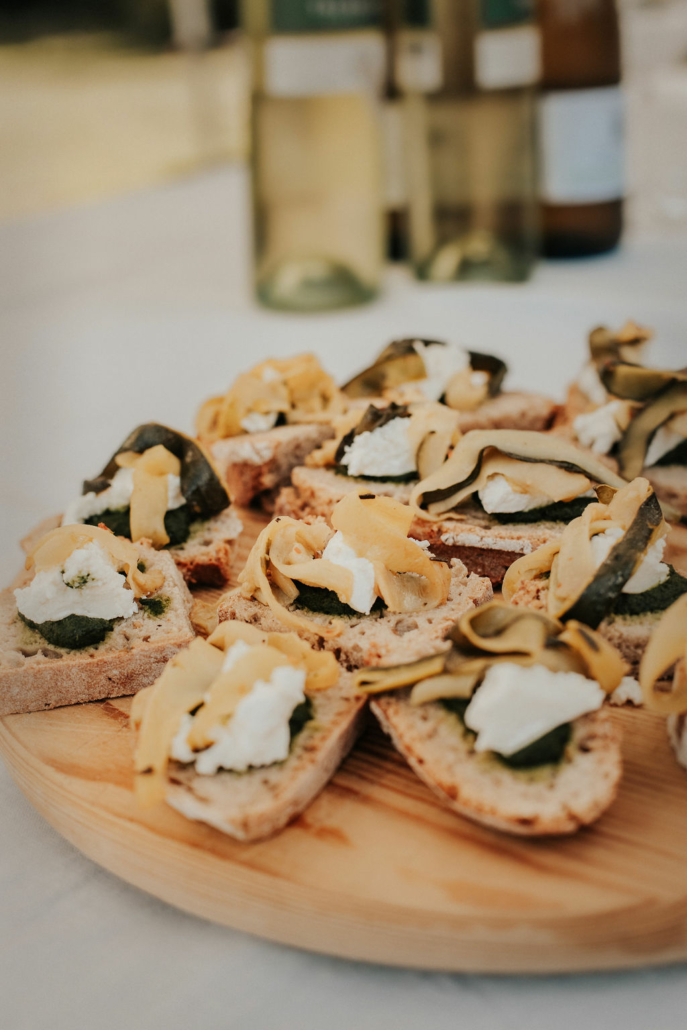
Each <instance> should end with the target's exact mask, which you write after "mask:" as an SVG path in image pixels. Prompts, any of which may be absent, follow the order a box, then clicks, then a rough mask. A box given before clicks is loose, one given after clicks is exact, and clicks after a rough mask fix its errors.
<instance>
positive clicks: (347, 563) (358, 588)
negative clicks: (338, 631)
mask: <svg viewBox="0 0 687 1030" xmlns="http://www.w3.org/2000/svg"><path fill="white" fill-rule="evenodd" d="M322 557H323V558H325V559H326V560H327V561H330V562H333V564H334V565H340V566H341V567H342V568H343V569H348V570H349V571H350V572H352V573H353V592H352V593H351V599H350V601H349V602H348V604H349V605H350V607H351V608H355V610H356V611H357V612H362V613H363V614H365V615H369V613H370V610H371V608H372V605H373V604H374V603H375V600H376V597H377V594H376V592H375V568H374V565H373V564H372V562H371V561H369V559H368V558H359V557H358V555H357V554H356V553H355V551H354V550H353V548H352V547H350V546H349V545H348V544H347V543H346V540H345V539H344V535H343V533H342V532H341V531H340V530H339V531H338V532H336V533H335V534H334V536H333V537H332V538H331V540H330V541H329V543H328V544H327V546H326V547H325V549H324V551H323V552H322Z"/></svg>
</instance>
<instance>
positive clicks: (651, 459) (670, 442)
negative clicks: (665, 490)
mask: <svg viewBox="0 0 687 1030" xmlns="http://www.w3.org/2000/svg"><path fill="white" fill-rule="evenodd" d="M684 439H685V438H684V436H683V435H682V433H676V432H675V430H674V429H669V428H668V426H659V427H658V429H657V430H656V432H655V433H654V435H653V437H652V438H651V443H650V444H649V447H648V448H647V452H646V457H645V459H644V464H645V465H646V466H647V468H648V467H649V466H650V465H655V464H656V462H657V461H660V459H661V458H662V457H663V455H664V454H667V453H668V451H672V449H673V447H677V446H678V444H681V443H683V441H684Z"/></svg>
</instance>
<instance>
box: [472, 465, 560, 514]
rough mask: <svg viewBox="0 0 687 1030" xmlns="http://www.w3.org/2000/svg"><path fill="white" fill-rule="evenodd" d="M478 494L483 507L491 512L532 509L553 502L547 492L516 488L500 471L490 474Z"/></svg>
mask: <svg viewBox="0 0 687 1030" xmlns="http://www.w3.org/2000/svg"><path fill="white" fill-rule="evenodd" d="M478 496H479V499H480V501H481V502H482V507H483V508H484V510H485V511H486V512H489V513H490V514H491V513H492V512H510V511H531V510H532V508H542V507H544V505H547V504H551V503H552V499H551V498H550V497H547V496H546V494H528V493H522V492H521V491H520V490H514V489H513V487H512V486H511V484H510V483H509V482H508V480H507V479H506V477H505V476H503V475H501V473H500V472H497V473H495V474H494V475H493V476H489V478H488V479H487V481H486V483H485V484H484V486H483V487H482V489H481V490H478Z"/></svg>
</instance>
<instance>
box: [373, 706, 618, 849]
mask: <svg viewBox="0 0 687 1030" xmlns="http://www.w3.org/2000/svg"><path fill="white" fill-rule="evenodd" d="M409 694H410V691H409V690H403V691H393V692H391V693H389V694H383V695H380V696H378V697H376V698H374V699H373V700H372V702H371V709H372V711H373V712H374V714H375V716H376V717H377V719H378V720H379V722H380V724H381V726H382V728H383V729H384V731H385V732H386V733H388V734H389V736H390V737H391V739H392V741H393V742H394V744H395V746H396V748H397V749H398V750H399V751H400V753H401V754H402V755H403V757H404V758H405V759H406V761H407V762H408V763H409V765H410V766H411V767H412V769H413V770H414V771H415V772H416V773H417V775H418V776H419V777H420V779H421V780H422V781H423V782H424V783H426V784H427V786H428V787H429V788H430V790H432V791H433V792H434V793H435V794H436V795H437V797H439V798H440V799H441V800H442V801H443V802H444V803H445V804H447V805H448V806H449V807H450V808H452V809H453V810H454V811H455V812H458V813H460V815H465V816H467V817H468V818H469V819H473V820H474V821H475V822H478V823H483V824H484V825H485V826H490V827H493V828H494V829H497V830H503V831H505V832H506V833H512V834H517V835H518V836H527V837H529V836H532V837H534V836H554V835H561V834H569V833H574V832H575V831H576V830H578V829H579V828H580V827H581V826H586V825H588V824H589V823H592V822H594V820H595V819H598V817H599V816H600V815H601V813H602V812H603V811H604V810H605V809H606V808H608V806H609V805H610V804H611V802H612V801H613V799H614V797H615V795H616V792H617V788H618V783H619V781H620V776H621V773H622V759H621V754H620V733H619V731H618V730H617V728H616V727H615V725H614V723H613V721H612V717H611V714H610V712H609V711H608V710H606V709H601V710H600V711H598V712H593V713H591V714H590V715H585V716H582V717H581V718H580V719H576V720H575V721H574V722H573V724H572V737H571V740H570V743H569V744H568V747H567V748H566V753H565V756H564V758H563V759H562V761H561V762H559V763H556V764H555V765H543V766H539V767H535V768H532V769H511V768H509V767H508V766H506V765H505V764H504V763H503V762H501V761H500V760H499V759H498V758H497V757H496V756H495V755H493V754H489V753H482V754H478V753H477V752H475V751H474V749H473V740H474V736H473V734H471V733H470V732H469V731H468V730H466V729H465V727H464V726H463V724H462V722H461V721H460V719H459V718H458V716H457V715H455V714H454V713H453V712H450V711H448V710H447V709H446V708H445V707H444V706H443V705H442V704H441V702H438V701H434V702H431V703H429V704H424V705H420V706H413V705H411V704H410V701H409V700H408V698H409Z"/></svg>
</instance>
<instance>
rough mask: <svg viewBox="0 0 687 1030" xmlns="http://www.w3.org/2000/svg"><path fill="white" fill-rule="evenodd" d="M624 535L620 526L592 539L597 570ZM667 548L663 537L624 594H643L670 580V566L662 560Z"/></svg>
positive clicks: (638, 569) (642, 563) (656, 543)
mask: <svg viewBox="0 0 687 1030" xmlns="http://www.w3.org/2000/svg"><path fill="white" fill-rule="evenodd" d="M623 535H624V534H623V531H622V529H620V527H619V526H618V527H615V528H614V529H607V530H605V532H603V533H597V534H596V535H595V536H593V537H592V539H591V545H592V555H593V556H594V561H595V563H596V567H597V569H598V568H599V566H600V565H601V564H602V563H603V562H604V561H605V560H606V558H607V557H608V555H609V553H610V550H611V548H612V547H613V546H614V545H615V544H616V543H617V542H618V540H620V538H621V537H622V536H623ZM665 546H666V542H665V538H663V537H662V538H661V539H660V540H657V541H656V542H655V543H653V544H652V545H651V547H650V548H649V549H648V551H647V552H646V554H645V555H644V557H643V558H642V561H641V563H640V565H639V567H638V568H636V569H635V571H634V572H633V574H632V575H631V576H630V578H629V579H628V581H627V583H626V584H625V586H624V587H623V589H622V592H623V593H624V594H643V593H644V591H645V590H651V589H652V588H653V587H657V586H658V585H659V584H660V583H663V582H664V580H666V579H667V578H668V576H669V575H670V566H669V565H666V564H665V563H664V562H663V561H662V560H661V559H662V558H663V552H664V550H665Z"/></svg>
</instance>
